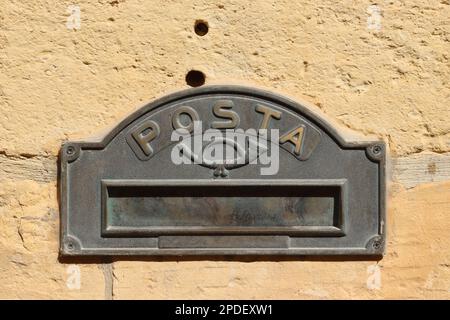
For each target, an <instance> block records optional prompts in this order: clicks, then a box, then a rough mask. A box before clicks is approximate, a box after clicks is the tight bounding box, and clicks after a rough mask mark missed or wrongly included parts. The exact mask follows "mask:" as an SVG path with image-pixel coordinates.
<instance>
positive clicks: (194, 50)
mask: <svg viewBox="0 0 450 320" xmlns="http://www.w3.org/2000/svg"><path fill="white" fill-rule="evenodd" d="M73 5H75V6H73ZM78 17H79V19H78ZM197 19H202V20H204V21H206V22H207V24H208V25H209V32H208V33H207V34H206V35H204V36H198V35H197V34H196V33H195V32H194V23H195V21H196V20H197ZM449 34H450V3H449V1H448V0H430V1H423V0H405V1H401V0H400V1H385V0H382V1H377V2H376V3H375V2H370V1H365V0H363V1H350V0H343V1H331V0H323V1H317V0H302V1H290V0H277V1H275V0H264V1H250V0H236V1H234V0H222V1H191V0H189V1H187V0H186V1H185V0H165V1H160V0H151V1H148V0H90V1H88V0H80V1H77V2H76V3H71V2H69V1H55V0H43V1H19V0H0V71H1V72H0V298H32V299H38V298H52V299H54V298H82V299H84V298H94V299H112V298H114V299H121V298H163V299H165V298H320V299H321V298H438V299H448V298H450V249H449V248H450V121H449V120H450V106H449V102H450V84H449V79H450V63H449V52H450V41H449V37H450V35H449ZM192 69H195V70H199V71H201V72H203V73H204V74H205V75H206V84H207V85H208V84H213V83H241V84H247V85H257V86H263V87H266V88H269V89H270V90H272V91H275V92H278V93H282V94H287V95H290V96H292V97H294V98H295V97H297V98H298V99H303V100H306V101H308V102H311V103H313V104H315V105H317V106H318V107H319V108H320V109H321V111H322V112H323V113H324V114H325V115H326V116H328V117H330V118H331V119H333V120H334V121H335V122H337V123H338V124H339V125H340V126H341V127H342V128H343V129H344V128H348V129H352V130H354V131H356V132H359V133H362V134H365V135H372V136H376V137H378V138H381V139H383V140H385V141H386V142H387V143H388V146H389V150H390V157H389V195H388V224H387V228H388V229H387V230H388V244H387V252H386V255H385V257H384V258H383V259H382V260H380V261H340V260H338V259H335V260H332V259H328V260H321V259H319V258H315V259H298V258H297V259H294V258H289V259H288V258H282V257H280V258H270V259H268V258H258V259H254V258H253V259H246V258H242V257H241V258H239V259H238V258H233V257H218V258H214V259H212V258H201V259H198V258H185V259H176V258H170V259H167V258H153V259H133V260H127V259H78V260H77V261H64V260H63V261H60V260H58V242H59V241H58V230H59V210H58V197H57V192H56V179H57V154H58V151H59V148H60V145H61V143H62V142H63V141H65V140H73V139H79V138H86V137H89V136H93V135H97V134H99V133H101V132H104V131H105V130H108V128H109V127H111V126H113V125H114V124H115V123H117V122H118V121H119V120H120V119H122V118H123V117H124V116H126V115H127V114H129V113H130V112H132V111H133V110H135V109H136V108H138V107H139V106H140V105H142V104H144V103H146V102H148V101H151V100H152V99H154V98H156V97H158V96H161V95H163V94H165V93H168V92H171V91H174V90H179V89H183V88H186V87H188V86H187V84H186V81H185V76H186V73H187V72H188V71H189V70H192Z"/></svg>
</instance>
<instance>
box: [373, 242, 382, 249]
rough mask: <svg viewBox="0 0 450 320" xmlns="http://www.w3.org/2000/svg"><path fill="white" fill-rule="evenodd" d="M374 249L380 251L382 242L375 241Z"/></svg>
mask: <svg viewBox="0 0 450 320" xmlns="http://www.w3.org/2000/svg"><path fill="white" fill-rule="evenodd" d="M372 247H373V248H374V249H375V250H378V249H380V248H381V242H380V241H375V242H374V243H373V244H372Z"/></svg>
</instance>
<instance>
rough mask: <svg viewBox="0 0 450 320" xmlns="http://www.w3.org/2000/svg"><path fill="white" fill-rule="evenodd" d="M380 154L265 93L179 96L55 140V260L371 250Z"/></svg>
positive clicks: (377, 251)
mask: <svg viewBox="0 0 450 320" xmlns="http://www.w3.org/2000/svg"><path fill="white" fill-rule="evenodd" d="M222 151H223V152H222ZM385 154H386V150H385V144H384V143H383V142H381V141H351V142H350V141H346V140H344V138H343V137H342V136H341V135H340V134H339V132H338V131H337V130H336V129H335V128H334V127H333V126H332V125H330V124H329V123H328V122H327V121H326V120H324V119H323V118H321V117H320V116H318V115H317V114H316V113H315V112H313V111H312V110H310V109H309V108H308V107H307V106H304V105H303V104H301V103H298V102H295V101H292V100H290V99H288V98H285V97H282V96H279V95H276V94H273V93H270V92H267V91H263V90H259V89H254V88H246V87H240V86H207V87H201V88H196V89H189V90H185V91H181V92H178V93H175V94H172V95H169V96H166V97H163V98H161V99H158V100H156V101H154V102H151V103H149V104H147V105H145V106H143V107H142V108H140V109H139V110H137V111H136V112H134V113H133V114H132V115H130V116H129V117H127V118H126V119H124V120H123V121H121V122H120V123H119V124H118V125H117V126H116V127H115V128H114V129H113V130H112V131H111V132H109V134H107V135H106V136H105V137H104V138H103V139H102V140H101V141H97V142H67V143H65V144H64V145H63V147H62V149H61V155H60V162H61V163H60V181H59V184H60V206H61V246H60V253H61V254H62V255H68V256H78V255H194V254H195V255H217V254H220V255H238V254H239V255H242V254H248V255H259V254H264V255H381V254H382V253H383V251H384V244H385V230H384V222H385V174H384V171H385ZM230 155H231V156H230Z"/></svg>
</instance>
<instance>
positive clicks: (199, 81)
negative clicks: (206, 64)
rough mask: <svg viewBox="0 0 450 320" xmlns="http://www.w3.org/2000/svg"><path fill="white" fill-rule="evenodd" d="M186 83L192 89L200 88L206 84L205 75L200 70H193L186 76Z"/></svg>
mask: <svg viewBox="0 0 450 320" xmlns="http://www.w3.org/2000/svg"><path fill="white" fill-rule="evenodd" d="M186 83H187V84H188V85H189V86H191V87H200V86H202V85H204V84H205V75H204V73H203V72H201V71H198V70H191V71H189V72H188V73H187V74H186Z"/></svg>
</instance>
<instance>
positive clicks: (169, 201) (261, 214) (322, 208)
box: [103, 184, 343, 236]
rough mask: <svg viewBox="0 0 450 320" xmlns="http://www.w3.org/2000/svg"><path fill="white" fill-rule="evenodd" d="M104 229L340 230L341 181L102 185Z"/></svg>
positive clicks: (120, 232)
mask: <svg viewBox="0 0 450 320" xmlns="http://www.w3.org/2000/svg"><path fill="white" fill-rule="evenodd" d="M103 215H104V219H103V224H104V228H103V234H104V235H105V236H108V235H110V236H114V235H122V236H123V235H124V234H125V235H130V236H133V235H139V236H142V235H146V234H147V235H151V236H155V235H167V234H283V235H285V234H296V235H298V234H300V235H301V234H304V235H308V234H311V233H313V234H315V235H320V234H322V235H333V234H334V235H339V234H341V233H342V230H341V229H342V223H343V221H342V220H343V217H342V216H343V215H342V186H330V185H328V186H317V185H314V186H301V185H300V186H299V185H240V186H235V185H220V184H212V185H200V186H195V185H123V184H122V185H106V186H105V188H104V203H103Z"/></svg>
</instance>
